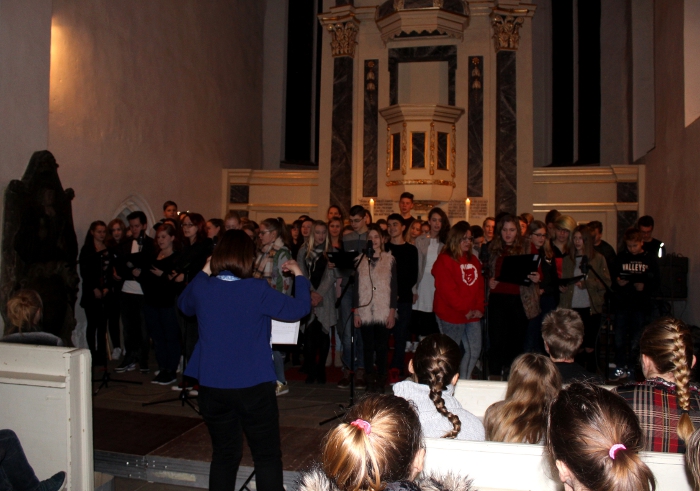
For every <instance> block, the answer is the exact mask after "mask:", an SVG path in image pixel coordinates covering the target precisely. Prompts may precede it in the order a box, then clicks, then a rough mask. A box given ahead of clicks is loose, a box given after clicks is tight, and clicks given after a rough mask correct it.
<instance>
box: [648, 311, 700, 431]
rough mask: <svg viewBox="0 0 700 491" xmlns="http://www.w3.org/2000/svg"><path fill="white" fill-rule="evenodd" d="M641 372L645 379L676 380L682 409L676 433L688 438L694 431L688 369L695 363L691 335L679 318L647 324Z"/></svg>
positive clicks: (665, 318) (679, 403)
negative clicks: (690, 414)
mask: <svg viewBox="0 0 700 491" xmlns="http://www.w3.org/2000/svg"><path fill="white" fill-rule="evenodd" d="M639 352H640V353H641V356H642V371H643V372H644V376H645V377H646V378H651V377H654V376H663V378H666V379H670V380H672V381H675V383H676V397H677V398H678V407H680V408H681V411H683V413H682V415H681V418H680V419H679V420H678V429H677V432H678V436H679V437H681V438H682V439H683V440H687V439H688V438H690V435H691V434H692V433H693V431H694V429H695V428H694V427H693V422H692V421H691V419H690V416H689V415H688V410H689V409H690V389H689V387H688V383H689V382H690V370H691V368H693V366H694V365H695V355H694V354H693V336H692V335H691V333H690V329H689V328H688V326H686V325H685V323H684V322H683V321H682V320H680V319H674V318H673V317H662V318H660V319H656V320H655V321H653V322H652V323H651V324H649V325H648V326H647V327H646V328H645V329H644V332H643V333H642V337H641V339H640V340H639Z"/></svg>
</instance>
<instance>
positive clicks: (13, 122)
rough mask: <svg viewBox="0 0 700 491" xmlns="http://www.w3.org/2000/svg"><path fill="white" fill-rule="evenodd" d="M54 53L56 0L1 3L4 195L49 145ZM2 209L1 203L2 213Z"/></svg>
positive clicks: (0, 184)
mask: <svg viewBox="0 0 700 491" xmlns="http://www.w3.org/2000/svg"><path fill="white" fill-rule="evenodd" d="M50 48H51V0H32V1H27V0H0V73H2V77H0V114H2V118H0V148H2V152H0V190H1V191H2V193H3V196H4V192H5V188H6V187H7V185H8V184H9V182H10V181H11V180H13V179H20V178H21V177H22V174H24V170H25V169H26V167H27V164H28V163H29V158H30V157H31V156H32V153H34V152H35V151H36V150H45V149H46V148H47V146H48V144H49V123H48V115H49V60H50ZM62 170H63V169H61V170H60V171H59V172H62ZM64 184H65V183H64ZM3 206H4V199H0V210H1V209H2V207H3Z"/></svg>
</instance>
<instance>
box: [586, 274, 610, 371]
mask: <svg viewBox="0 0 700 491" xmlns="http://www.w3.org/2000/svg"><path fill="white" fill-rule="evenodd" d="M588 271H592V272H593V274H594V275H595V277H596V278H597V279H598V281H600V282H601V283H602V284H603V286H604V287H605V293H606V295H605V323H604V324H603V325H602V326H600V327H599V328H598V339H600V330H601V329H603V330H604V331H605V365H604V367H603V368H604V370H605V376H604V378H605V383H606V384H609V383H610V380H609V377H608V375H609V373H608V372H609V370H608V364H609V358H610V334H611V333H612V332H613V326H612V317H611V316H612V310H611V308H610V299H611V298H612V297H613V295H615V292H614V291H613V290H612V288H611V287H609V286H608V285H607V283H605V281H604V280H603V278H602V277H601V276H600V275H599V274H598V272H597V271H596V270H595V268H594V267H593V266H591V265H588V267H587V268H586V271H585V272H588ZM582 272H584V271H582ZM597 344H598V343H596V346H597ZM596 366H598V356H596Z"/></svg>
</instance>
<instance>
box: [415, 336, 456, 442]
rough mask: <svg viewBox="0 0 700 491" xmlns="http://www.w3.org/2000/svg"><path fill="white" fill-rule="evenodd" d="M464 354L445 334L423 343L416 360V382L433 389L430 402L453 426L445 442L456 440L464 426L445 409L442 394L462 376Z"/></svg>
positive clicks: (427, 339) (427, 338)
mask: <svg viewBox="0 0 700 491" xmlns="http://www.w3.org/2000/svg"><path fill="white" fill-rule="evenodd" d="M461 359H462V353H461V352H460V349H459V346H458V345H457V343H455V342H454V341H453V340H452V338H450V337H449V336H447V335H445V334H431V335H430V336H428V337H426V338H425V339H423V341H421V342H420V344H419V345H418V347H417V348H416V354H415V356H414V357H413V380H414V382H416V383H419V384H423V385H427V386H428V387H429V388H430V395H429V397H430V400H431V401H433V404H435V408H436V409H437V410H438V412H439V413H440V414H442V415H443V416H444V417H446V418H447V419H448V420H449V421H450V423H452V430H451V431H448V432H447V433H445V434H444V435H443V436H442V438H456V437H457V435H459V432H460V430H461V429H462V422H461V421H460V420H459V417H458V416H457V415H456V414H452V413H451V412H449V411H448V410H447V408H446V407H445V400H444V399H443V398H442V391H443V390H445V389H446V388H447V386H448V385H449V384H450V382H451V381H452V379H453V378H454V376H455V375H456V374H457V373H459V362H460V361H461Z"/></svg>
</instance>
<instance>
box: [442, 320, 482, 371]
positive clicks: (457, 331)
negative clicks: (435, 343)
mask: <svg viewBox="0 0 700 491" xmlns="http://www.w3.org/2000/svg"><path fill="white" fill-rule="evenodd" d="M435 317H437V316H435ZM437 322H438V326H440V332H441V333H443V334H445V335H446V336H449V337H450V338H452V339H453V340H454V342H455V343H457V344H458V345H460V346H461V347H462V348H463V349H464V356H462V362H461V363H460V365H459V378H461V379H469V378H470V377H471V376H472V371H473V370H474V367H475V366H476V362H477V360H478V359H479V355H480V354H481V322H480V321H479V320H475V321H472V322H466V323H464V324H452V323H450V322H446V321H444V320H442V319H440V317H437Z"/></svg>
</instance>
